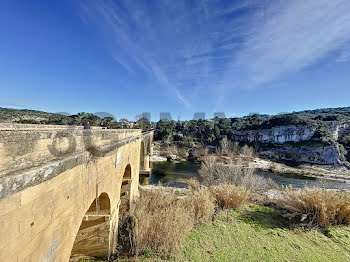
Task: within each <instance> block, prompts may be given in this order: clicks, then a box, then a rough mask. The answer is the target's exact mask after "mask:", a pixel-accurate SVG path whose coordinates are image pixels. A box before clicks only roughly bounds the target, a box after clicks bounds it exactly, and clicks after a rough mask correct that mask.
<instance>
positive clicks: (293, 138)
mask: <svg viewBox="0 0 350 262" xmlns="http://www.w3.org/2000/svg"><path fill="white" fill-rule="evenodd" d="M314 133H315V130H314V129H313V128H312V127H309V126H295V125H289V126H278V127H273V128H271V129H262V130H247V131H233V137H234V140H237V141H242V142H264V143H269V142H274V143H280V144H283V143H285V142H301V141H307V140H310V139H311V137H312V136H313V135H314Z"/></svg>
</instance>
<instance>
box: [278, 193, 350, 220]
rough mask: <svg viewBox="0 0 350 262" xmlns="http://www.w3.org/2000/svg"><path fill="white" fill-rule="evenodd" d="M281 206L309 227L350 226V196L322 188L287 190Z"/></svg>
mask: <svg viewBox="0 0 350 262" xmlns="http://www.w3.org/2000/svg"><path fill="white" fill-rule="evenodd" d="M283 196H284V197H283V198H282V199H281V200H280V203H279V204H280V205H281V206H282V207H283V208H285V209H287V210H289V211H291V212H292V215H291V216H292V217H299V218H300V219H301V220H302V221H309V226H312V225H316V226H321V227H329V226H332V225H339V224H347V225H350V194H349V193H343V192H336V191H330V190H326V189H321V188H306V189H293V188H292V187H287V188H285V190H284V192H283Z"/></svg>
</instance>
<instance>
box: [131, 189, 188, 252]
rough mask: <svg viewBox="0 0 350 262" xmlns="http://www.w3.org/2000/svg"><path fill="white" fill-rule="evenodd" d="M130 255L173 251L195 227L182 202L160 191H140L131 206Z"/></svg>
mask: <svg viewBox="0 0 350 262" xmlns="http://www.w3.org/2000/svg"><path fill="white" fill-rule="evenodd" d="M130 216H131V217H132V219H133V221H134V225H133V229H132V231H133V232H132V235H133V253H134V254H136V255H139V254H143V253H144V252H145V250H149V249H151V250H152V251H154V252H161V253H170V252H173V251H176V250H177V249H178V248H179V247H180V246H181V245H182V242H183V240H184V238H185V237H186V235H187V234H188V233H189V231H190V230H191V229H192V227H193V225H194V219H193V216H192V214H191V210H188V205H187V204H186V203H185V200H184V199H177V198H176V196H174V195H173V194H169V193H166V192H163V191H161V190H155V191H149V192H142V194H141V196H140V197H139V199H138V200H137V201H135V202H134V203H133V205H132V208H131V211H130Z"/></svg>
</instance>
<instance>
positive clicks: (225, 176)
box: [199, 157, 277, 193]
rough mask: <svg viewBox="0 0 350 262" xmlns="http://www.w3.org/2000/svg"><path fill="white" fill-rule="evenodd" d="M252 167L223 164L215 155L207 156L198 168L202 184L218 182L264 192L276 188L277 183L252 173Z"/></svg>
mask: <svg viewBox="0 0 350 262" xmlns="http://www.w3.org/2000/svg"><path fill="white" fill-rule="evenodd" d="M254 172H255V169H254V168H248V167H243V166H242V165H239V163H238V164H236V165H224V164H223V163H219V162H217V161H216V158H215V157H208V158H207V159H206V160H205V161H203V163H202V166H201V168H200V169H199V175H200V178H201V180H202V181H203V183H204V184H206V185H209V186H212V185H219V184H222V183H223V184H233V185H236V186H240V187H246V188H248V189H250V190H251V191H252V192H255V193H261V192H266V191H268V190H269V189H271V188H277V184H276V183H275V182H274V181H273V180H271V179H266V178H264V177H261V176H258V175H256V174H254Z"/></svg>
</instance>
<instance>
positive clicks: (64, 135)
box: [0, 127, 141, 177]
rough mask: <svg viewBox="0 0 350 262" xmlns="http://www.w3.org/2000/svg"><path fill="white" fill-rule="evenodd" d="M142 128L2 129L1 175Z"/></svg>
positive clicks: (116, 139) (105, 141) (98, 144)
mask: <svg viewBox="0 0 350 262" xmlns="http://www.w3.org/2000/svg"><path fill="white" fill-rule="evenodd" d="M140 134H141V131H140V130H126V129H121V130H98V129H97V130H83V129H80V128H71V127H68V128H65V129H55V128H52V129H42V130H38V129H36V128H35V129H33V130H30V129H28V128H27V129H26V130H24V129H14V130H1V131H0V177H3V176H5V175H7V174H9V173H11V172H15V171H19V170H21V169H25V168H29V167H32V166H39V165H42V164H44V163H47V162H49V161H52V160H55V159H57V158H62V157H65V156H67V155H69V154H73V153H76V152H83V151H86V150H90V151H93V150H96V148H97V147H99V146H103V145H107V144H110V143H111V142H115V141H120V140H122V139H126V138H129V137H133V136H135V135H140Z"/></svg>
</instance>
